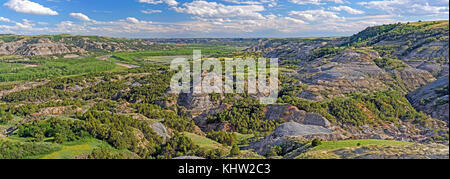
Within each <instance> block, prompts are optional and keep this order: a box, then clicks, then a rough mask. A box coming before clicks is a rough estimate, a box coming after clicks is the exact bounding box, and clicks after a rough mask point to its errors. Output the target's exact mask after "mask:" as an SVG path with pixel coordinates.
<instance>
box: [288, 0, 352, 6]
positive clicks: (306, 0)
mask: <svg viewBox="0 0 450 179" xmlns="http://www.w3.org/2000/svg"><path fill="white" fill-rule="evenodd" d="M327 1H328V2H334V3H336V4H344V1H343V0H289V2H291V3H294V4H300V5H307V4H313V5H324V4H326V2H327Z"/></svg>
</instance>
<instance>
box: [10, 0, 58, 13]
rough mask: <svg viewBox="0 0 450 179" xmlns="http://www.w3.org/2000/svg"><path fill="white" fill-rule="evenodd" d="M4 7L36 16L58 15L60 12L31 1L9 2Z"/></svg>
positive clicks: (12, 0)
mask: <svg viewBox="0 0 450 179" xmlns="http://www.w3.org/2000/svg"><path fill="white" fill-rule="evenodd" d="M3 5H4V6H6V7H8V8H9V9H11V10H14V11H16V12H20V13H26V14H35V15H52V16H53V15H58V12H56V11H54V10H52V9H50V8H47V7H44V6H42V5H40V4H38V3H35V2H31V1H29V0H9V1H8V2H6V3H5V4H3Z"/></svg>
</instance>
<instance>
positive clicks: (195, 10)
mask: <svg viewBox="0 0 450 179" xmlns="http://www.w3.org/2000/svg"><path fill="white" fill-rule="evenodd" d="M174 9H175V11H177V12H179V13H186V14H191V15H194V16H196V17H197V18H198V19H203V20H208V19H232V18H233V19H263V18H264V17H263V16H262V15H261V14H260V13H259V12H261V11H264V10H265V8H264V6H262V5H237V6H234V5H229V6H228V5H224V4H219V3H217V2H208V1H193V2H190V3H185V4H183V7H176V8H174Z"/></svg>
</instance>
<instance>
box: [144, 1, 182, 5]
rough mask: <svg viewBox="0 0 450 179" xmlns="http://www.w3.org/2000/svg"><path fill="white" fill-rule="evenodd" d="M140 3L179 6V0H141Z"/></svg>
mask: <svg viewBox="0 0 450 179" xmlns="http://www.w3.org/2000/svg"><path fill="white" fill-rule="evenodd" d="M139 2H140V3H147V4H161V3H166V4H167V5H169V6H177V5H178V2H177V1H176V0H139Z"/></svg>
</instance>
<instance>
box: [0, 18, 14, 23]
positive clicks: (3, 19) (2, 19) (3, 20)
mask: <svg viewBox="0 0 450 179" xmlns="http://www.w3.org/2000/svg"><path fill="white" fill-rule="evenodd" d="M0 21H1V22H8V23H9V22H12V21H11V20H10V19H8V18H6V17H0Z"/></svg>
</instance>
